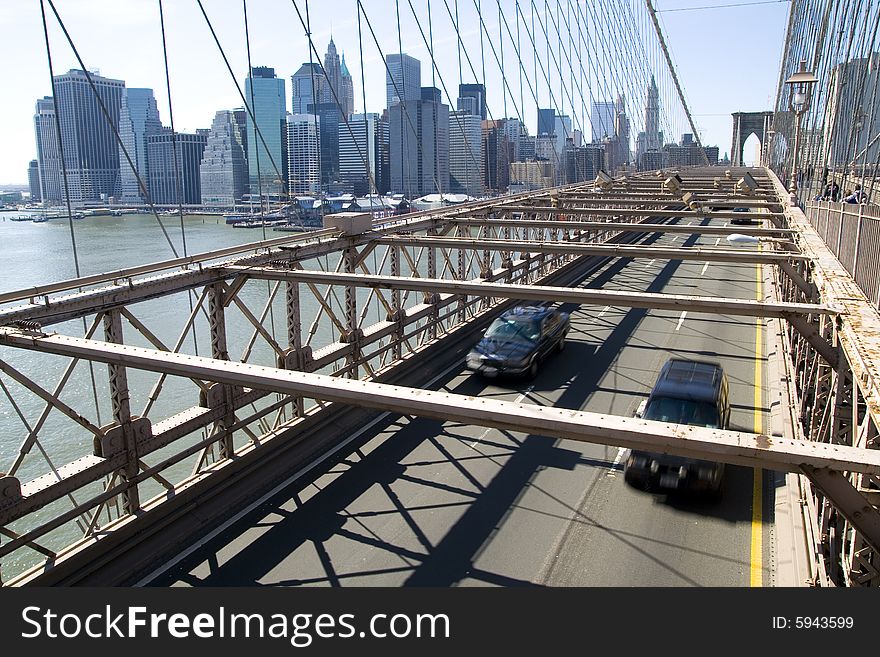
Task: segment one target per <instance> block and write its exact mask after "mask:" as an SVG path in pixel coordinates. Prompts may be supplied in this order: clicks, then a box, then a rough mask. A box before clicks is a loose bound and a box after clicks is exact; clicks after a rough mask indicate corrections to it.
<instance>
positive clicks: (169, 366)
mask: <svg viewBox="0 0 880 657" xmlns="http://www.w3.org/2000/svg"><path fill="white" fill-rule="evenodd" d="M0 344H5V345H8V346H15V347H21V348H24V349H30V350H34V351H40V352H44V353H52V354H57V355H62V356H72V357H76V358H85V359H88V360H94V361H98V362H104V363H108V364H116V365H118V366H124V367H130V368H134V369H143V370H148V371H153V372H164V373H168V374H170V375H175V376H177V375H181V374H183V373H184V372H185V373H187V376H197V377H198V378H200V379H204V380H207V381H215V382H217V383H223V384H228V385H236V386H246V387H250V388H253V389H257V390H267V391H272V392H278V393H283V394H288V395H306V396H308V397H310V398H313V399H322V400H325V401H335V402H339V403H343V404H349V405H354V406H364V407H367V408H376V409H380V410H386V411H390V412H394V413H401V414H404V415H416V416H424V417H431V418H437V419H442V420H449V421H453V422H462V423H465V424H474V425H478V426H486V427H494V428H499V429H506V430H509V431H517V432H526V433H536V434H539V435H546V436H554V437H557V438H562V439H568V440H577V441H581V442H589V443H596V444H607V445H618V446H621V447H628V448H631V449H639V450H646V451H652V452H662V453H668V454H676V455H681V456H688V457H693V458H701V459H709V460H715V461H723V462H726V463H735V464H739V465H746V466H752V467H763V468H769V469H773V470H781V471H790V472H799V471H802V470H803V468H804V466H808V467H812V468H825V469H829V470H840V471H846V472H861V473H865V474H871V475H880V451H878V450H868V449H860V448H856V447H850V446H845V445H827V444H822V443H810V442H805V441H797V440H786V439H778V438H774V437H772V436H766V435H757V434H750V433H744V432H737V431H722V430H717V429H709V428H704V427H696V426H687V425H675V424H665V423H662V422H654V421H649V420H643V419H635V418H624V417H618V416H611V415H603V414H600V413H591V412H586V411H575V410H571V409H565V408H553V407H545V406H537V405H533V404H519V403H515V402H507V401H500V400H494V399H486V398H479V397H470V396H467V395H459V394H453V393H446V392H438V391H433V390H420V389H417V388H407V387H403V386H395V385H388V384H382V383H375V382H370V381H359V380H353V379H342V378H336V377H331V376H326V375H321V374H310V373H305V372H296V371H291V370H283V369H276V368H272V367H261V366H257V365H249V364H247V363H237V362H229V361H221V360H214V359H210V358H204V357H199V356H191V355H181V354H169V353H168V352H162V351H157V350H154V349H145V348H142V347H131V346H126V345H119V344H113V343H107V342H100V341H97V340H86V339H84V338H72V337H69V336H63V335H57V334H56V335H39V334H36V333H33V332H31V333H27V332H23V331H19V330H15V329H0Z"/></svg>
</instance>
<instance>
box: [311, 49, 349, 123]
mask: <svg viewBox="0 0 880 657" xmlns="http://www.w3.org/2000/svg"><path fill="white" fill-rule="evenodd" d="M325 75H326V84H325V85H324V86H323V89H322V94H321V96H320V98H319V100H318V102H319V103H335V104H338V105H339V111H340V113H341V115H342V116H343V117H345V118H348V115H349V114H351V113H352V112H353V111H354V88H353V86H352V81H351V74H350V73H349V72H348V67H347V66H346V65H345V56H344V55H343V57H342V59H341V60H340V57H339V54H338V53H337V51H336V44H335V43H333V38H332V37H331V39H330V44H329V45H328V46H327V53H326V54H325V55H324V73H323V74H321V77H325Z"/></svg>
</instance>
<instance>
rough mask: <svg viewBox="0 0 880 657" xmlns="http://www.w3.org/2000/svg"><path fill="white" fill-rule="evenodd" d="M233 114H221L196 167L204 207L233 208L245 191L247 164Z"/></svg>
mask: <svg viewBox="0 0 880 657" xmlns="http://www.w3.org/2000/svg"><path fill="white" fill-rule="evenodd" d="M244 152H245V149H244V145H243V143H242V138H241V129H240V127H239V124H238V122H237V121H236V120H235V113H234V112H232V111H229V110H220V111H219V112H217V113H216V114H215V115H214V122H213V124H212V125H211V131H210V133H209V134H208V139H207V141H206V143H205V150H204V153H203V154H202V162H201V164H200V165H199V179H200V184H201V198H202V204H203V205H214V206H234V205H235V204H236V203H237V202H238V201H240V200H241V199H242V198H244V195H245V194H246V193H247V189H248V185H247V182H248V169H247V160H246V159H245V156H244Z"/></svg>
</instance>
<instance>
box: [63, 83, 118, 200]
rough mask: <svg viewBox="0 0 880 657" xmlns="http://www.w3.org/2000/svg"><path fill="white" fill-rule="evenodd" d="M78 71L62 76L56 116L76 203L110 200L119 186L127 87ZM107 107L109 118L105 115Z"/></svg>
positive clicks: (66, 170) (72, 197)
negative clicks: (118, 132) (118, 133)
mask: <svg viewBox="0 0 880 657" xmlns="http://www.w3.org/2000/svg"><path fill="white" fill-rule="evenodd" d="M88 76H89V77H91V81H92V84H93V85H94V87H95V91H96V92H97V96H98V97H99V98H100V99H101V102H100V103H99V102H98V99H97V98H96V97H95V93H94V92H93V91H92V88H91V85H90V84H89V79H88V77H87V76H86V73H85V71H81V70H76V69H72V70H70V71H68V72H67V73H64V74H62V75H56V76H55V78H54V80H55V91H56V94H57V97H56V98H55V101H56V105H55V108H56V111H57V112H58V118H59V120H60V124H61V141H62V144H63V146H64V169H65V172H66V174H67V184H68V186H69V189H70V200H71V202H72V203H74V204H81V203H88V202H93V201H106V200H107V199H108V198H109V197H112V196H113V195H114V194H115V192H116V190H117V187H118V184H119V144H118V143H117V141H116V136H115V134H114V132H115V129H116V127H117V126H118V125H119V110H120V107H121V106H122V96H123V94H124V93H125V82H123V81H122V80H113V79H110V78H105V77H102V76H100V75H98V74H97V73H95V72H89V74H88ZM101 105H103V107H104V109H106V112H107V115H108V116H105V115H104V110H102V109H101Z"/></svg>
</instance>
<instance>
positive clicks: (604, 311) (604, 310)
mask: <svg viewBox="0 0 880 657" xmlns="http://www.w3.org/2000/svg"><path fill="white" fill-rule="evenodd" d="M610 308H611V306H605V307H604V308H603V309H602V312H600V313H599V317H601V316H602V315H604V314H605V313H607V312H608V310H609V309H610Z"/></svg>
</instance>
